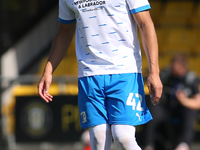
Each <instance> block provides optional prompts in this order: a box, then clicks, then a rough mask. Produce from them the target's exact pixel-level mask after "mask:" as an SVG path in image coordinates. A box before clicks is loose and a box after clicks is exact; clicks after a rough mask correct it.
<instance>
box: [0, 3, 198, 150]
mask: <svg viewBox="0 0 200 150" xmlns="http://www.w3.org/2000/svg"><path fill="white" fill-rule="evenodd" d="M149 2H150V4H151V7H152V9H151V10H150V13H151V16H152V19H153V21H154V24H155V27H156V32H157V37H158V42H159V51H160V52H159V63H160V69H161V70H162V69H163V68H165V67H167V66H168V65H169V63H170V59H171V58H172V56H173V55H174V54H175V53H177V52H182V53H185V54H186V55H187V56H188V59H189V64H188V66H189V69H190V70H192V71H194V72H195V73H196V75H197V76H198V77H200V67H199V64H200V1H199V0H180V1H178V0H177V1H176V0H149ZM57 19H58V0H42V1H40V0H1V1H0V20H1V22H0V101H1V103H0V111H1V113H0V150H27V149H29V150H31V149H33V150H40V149H41V150H51V149H52V150H62V149H63V150H67V149H70V150H81V149H82V148H83V147H84V143H83V141H82V139H81V135H82V132H83V131H82V130H81V129H80V123H79V116H78V106H77V93H78V89H77V62H76V56H75V51H74V49H75V46H74V43H75V41H74V39H73V41H72V44H71V46H70V48H69V51H68V53H67V54H66V56H65V57H64V59H63V60H62V62H61V64H60V65H59V67H58V68H57V70H56V71H55V73H54V77H53V83H52V85H51V87H50V91H49V92H50V93H51V94H52V95H54V101H53V102H52V103H50V104H46V103H44V102H43V101H42V100H41V99H40V98H39V96H38V95H37V83H38V81H39V80H40V77H41V75H42V72H43V69H44V66H45V63H46V60H47V58H48V54H49V51H50V47H51V42H52V40H53V38H54V36H55V34H56V32H57V29H58V26H59V22H58V21H57ZM139 38H141V37H140V35H139ZM140 41H141V40H140ZM142 55H143V60H142V61H143V76H144V78H146V77H147V75H148V64H147V60H146V57H145V54H144V51H142ZM145 93H146V95H147V99H148V91H147V87H146V86H145ZM144 128H145V127H144V126H139V127H137V135H138V137H139V138H138V140H140V139H142V135H144V134H143V133H144V130H145V129H144ZM194 130H195V132H196V136H195V140H194V143H193V145H192V150H197V149H198V150H199V149H200V114H199V115H198V117H197V121H196V122H194ZM139 143H141V145H142V141H141V142H139Z"/></svg>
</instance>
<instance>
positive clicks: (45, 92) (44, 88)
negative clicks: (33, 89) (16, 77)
mask: <svg viewBox="0 0 200 150" xmlns="http://www.w3.org/2000/svg"><path fill="white" fill-rule="evenodd" d="M51 82H52V75H43V76H42V78H41V80H40V82H39V84H38V94H39V95H40V97H41V98H42V99H43V100H45V101H46V102H47V103H49V101H52V98H53V96H52V95H50V94H49V87H50V85H51Z"/></svg>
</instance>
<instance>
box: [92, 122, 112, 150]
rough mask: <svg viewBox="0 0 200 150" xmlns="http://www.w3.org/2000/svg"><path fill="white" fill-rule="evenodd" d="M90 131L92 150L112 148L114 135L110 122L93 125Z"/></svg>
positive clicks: (108, 149)
mask: <svg viewBox="0 0 200 150" xmlns="http://www.w3.org/2000/svg"><path fill="white" fill-rule="evenodd" d="M89 132H90V143H91V148H92V150H110V147H111V143H112V135H111V129H110V126H109V125H108V124H101V125H97V126H94V127H91V128H89Z"/></svg>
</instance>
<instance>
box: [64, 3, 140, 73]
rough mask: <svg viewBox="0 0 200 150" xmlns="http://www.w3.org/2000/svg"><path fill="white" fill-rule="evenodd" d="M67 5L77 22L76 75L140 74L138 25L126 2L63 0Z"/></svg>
mask: <svg viewBox="0 0 200 150" xmlns="http://www.w3.org/2000/svg"><path fill="white" fill-rule="evenodd" d="M66 4H67V5H68V7H69V8H70V9H71V10H72V11H73V12H74V14H75V18H76V22H77V29H76V54H77V59H78V63H79V74H81V73H80V72H84V73H86V74H85V75H86V76H87V75H93V73H91V72H95V74H96V72H97V74H106V73H127V72H140V71H138V68H139V70H140V67H139V66H141V60H140V59H141V56H140V46H139V42H138V38H137V25H136V23H135V21H134V20H133V18H132V16H131V13H130V10H129V7H128V5H127V3H126V1H125V0H66ZM134 59H136V61H134ZM111 70H112V71H111ZM87 72H89V74H87ZM85 75H84V76H85Z"/></svg>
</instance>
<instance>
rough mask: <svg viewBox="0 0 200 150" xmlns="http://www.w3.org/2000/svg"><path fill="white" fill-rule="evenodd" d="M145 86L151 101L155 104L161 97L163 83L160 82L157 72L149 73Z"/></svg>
mask: <svg viewBox="0 0 200 150" xmlns="http://www.w3.org/2000/svg"><path fill="white" fill-rule="evenodd" d="M147 86H148V88H149V94H150V98H151V101H152V103H153V104H154V105H156V104H157V103H158V101H159V100H160V98H161V95H162V90H163V85H162V83H161V80H160V76H159V74H153V73H151V74H149V77H148V79H147Z"/></svg>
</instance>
